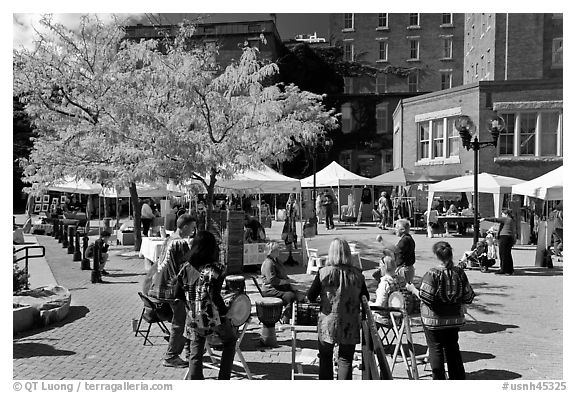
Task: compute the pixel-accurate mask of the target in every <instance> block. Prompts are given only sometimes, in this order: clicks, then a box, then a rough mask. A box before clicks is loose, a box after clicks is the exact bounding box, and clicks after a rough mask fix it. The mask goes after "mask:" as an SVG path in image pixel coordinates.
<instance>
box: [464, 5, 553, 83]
mask: <svg viewBox="0 0 576 393" xmlns="http://www.w3.org/2000/svg"><path fill="white" fill-rule="evenodd" d="M562 25H563V18H562V14H493V13H481V14H466V15H465V31H466V35H465V37H464V54H465V57H464V84H467V83H473V82H478V81H483V80H522V79H554V78H561V77H562V57H563V56H562V46H563V45H562V44H563V42H562V41H563V37H562V35H563V32H562V28H563V26H562Z"/></svg>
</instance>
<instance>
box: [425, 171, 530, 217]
mask: <svg viewBox="0 0 576 393" xmlns="http://www.w3.org/2000/svg"><path fill="white" fill-rule="evenodd" d="M522 182H523V180H520V179H516V178H514V177H507V176H498V175H493V174H490V173H486V172H483V173H480V174H479V175H478V192H483V193H488V194H492V195H493V196H494V216H498V215H499V212H500V209H501V206H502V194H509V193H511V192H512V186H514V185H516V184H519V183H522ZM435 192H474V175H466V176H460V177H455V178H453V179H449V180H444V181H441V182H439V183H436V184H431V185H430V186H429V187H428V211H430V209H431V208H432V200H433V198H434V193H435ZM476 208H477V207H476Z"/></svg>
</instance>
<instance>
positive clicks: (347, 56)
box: [344, 42, 354, 61]
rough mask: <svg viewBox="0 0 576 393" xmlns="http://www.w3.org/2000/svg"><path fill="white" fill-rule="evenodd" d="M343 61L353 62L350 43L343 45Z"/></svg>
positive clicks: (352, 49)
mask: <svg viewBox="0 0 576 393" xmlns="http://www.w3.org/2000/svg"><path fill="white" fill-rule="evenodd" d="M344 60H345V61H354V44H353V43H351V42H345V43H344Z"/></svg>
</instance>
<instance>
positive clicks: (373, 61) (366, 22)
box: [329, 13, 464, 92]
mask: <svg viewBox="0 0 576 393" xmlns="http://www.w3.org/2000/svg"><path fill="white" fill-rule="evenodd" d="M441 21H442V14H440V13H438V14H420V28H419V29H408V28H407V26H408V25H409V14H393V13H390V14H388V29H377V27H378V14H354V30H353V31H342V30H343V26H344V14H331V15H330V25H329V36H330V40H331V44H332V45H337V46H341V45H342V44H343V42H353V43H354V52H355V58H356V60H357V61H359V62H362V63H364V64H367V65H370V66H373V67H378V68H384V67H386V66H387V65H392V66H398V67H415V68H418V69H419V71H418V74H419V82H418V84H419V86H418V91H435V90H440V88H441V79H440V70H449V69H450V70H452V86H459V85H461V84H462V62H463V57H464V54H463V46H464V37H463V30H464V21H463V14H453V27H440V25H441ZM440 35H453V44H452V60H440V59H441V57H442V40H441V39H440V38H439V36H440ZM409 36H418V37H420V38H419V40H420V61H416V62H411V61H407V60H408V59H409V55H410V46H409V45H410V44H409V40H408V39H407V37H409ZM377 38H387V41H388V61H387V62H379V61H378V48H379V47H378V40H377ZM346 40H352V41H346ZM374 90H375V89H374ZM407 90H408V81H407V79H406V78H405V77H399V76H396V75H394V74H388V80H387V91H388V92H405V91H407ZM358 92H359V91H358Z"/></svg>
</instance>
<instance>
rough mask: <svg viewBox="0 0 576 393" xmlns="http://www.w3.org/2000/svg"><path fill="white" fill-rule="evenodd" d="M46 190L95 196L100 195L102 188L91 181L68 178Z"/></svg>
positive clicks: (58, 181)
mask: <svg viewBox="0 0 576 393" xmlns="http://www.w3.org/2000/svg"><path fill="white" fill-rule="evenodd" d="M46 189H47V190H48V191H57V192H68V193H71V194H85V195H95V194H100V192H101V191H102V186H101V185H100V184H96V183H92V182H91V181H90V180H86V179H77V180H76V179H74V178H73V177H71V176H67V177H65V178H64V179H63V180H57V181H56V182H54V183H53V184H52V185H50V186H48V187H46Z"/></svg>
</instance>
